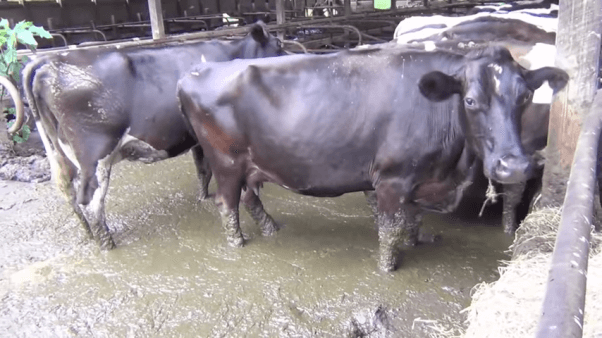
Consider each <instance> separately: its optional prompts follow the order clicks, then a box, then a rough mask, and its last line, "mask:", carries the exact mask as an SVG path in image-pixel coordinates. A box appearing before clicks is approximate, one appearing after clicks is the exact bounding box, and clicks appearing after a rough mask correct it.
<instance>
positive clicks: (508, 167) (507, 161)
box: [495, 155, 532, 184]
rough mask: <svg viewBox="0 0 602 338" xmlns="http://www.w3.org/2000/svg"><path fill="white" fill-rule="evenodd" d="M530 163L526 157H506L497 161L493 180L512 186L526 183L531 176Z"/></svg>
mask: <svg viewBox="0 0 602 338" xmlns="http://www.w3.org/2000/svg"><path fill="white" fill-rule="evenodd" d="M531 170H532V166H531V161H529V158H528V157H526V156H514V155H506V156H503V157H501V158H499V159H498V160H497V163H496V165H495V176H496V177H495V180H496V181H498V182H500V183H506V184H512V183H518V182H524V181H526V180H527V179H528V178H529V176H530V175H531Z"/></svg>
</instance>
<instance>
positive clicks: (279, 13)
mask: <svg viewBox="0 0 602 338" xmlns="http://www.w3.org/2000/svg"><path fill="white" fill-rule="evenodd" d="M284 21H286V17H285V15H284V0H276V23H277V24H279V25H281V24H283V23H284ZM278 39H280V41H282V40H284V30H279V31H278Z"/></svg>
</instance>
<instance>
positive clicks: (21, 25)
mask: <svg viewBox="0 0 602 338" xmlns="http://www.w3.org/2000/svg"><path fill="white" fill-rule="evenodd" d="M31 25H33V22H31V21H19V22H18V23H17V24H16V25H15V28H13V31H15V32H16V33H17V34H18V33H21V32H22V31H24V30H27V28H29V27H30V26H31Z"/></svg>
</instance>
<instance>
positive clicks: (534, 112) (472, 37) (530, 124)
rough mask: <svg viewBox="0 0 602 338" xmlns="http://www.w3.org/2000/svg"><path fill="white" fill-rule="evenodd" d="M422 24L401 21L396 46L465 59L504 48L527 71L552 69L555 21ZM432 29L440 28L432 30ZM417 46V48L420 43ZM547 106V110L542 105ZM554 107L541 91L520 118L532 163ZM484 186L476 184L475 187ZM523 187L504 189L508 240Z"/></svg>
mask: <svg viewBox="0 0 602 338" xmlns="http://www.w3.org/2000/svg"><path fill="white" fill-rule="evenodd" d="M508 6H509V5H508ZM419 19H420V17H413V18H411V19H410V20H404V21H402V22H401V23H400V24H399V26H398V28H397V30H396V37H397V39H396V40H394V41H395V42H397V43H404V42H411V41H415V42H417V41H421V42H423V43H425V47H428V48H439V49H448V50H453V51H457V52H462V53H467V52H469V51H470V50H471V49H473V48H482V46H483V45H500V46H504V47H506V48H508V49H509V50H510V52H511V53H512V55H513V57H514V59H515V60H516V61H517V62H518V63H520V64H521V65H522V66H524V67H526V68H528V69H536V68H541V67H544V66H549V65H553V64H554V55H555V54H556V50H555V47H554V41H555V38H556V33H555V29H556V25H557V19H556V18H540V17H533V16H531V15H525V13H522V14H521V13H516V12H510V13H506V14H498V15H497V16H479V15H473V16H465V17H442V16H433V17H426V18H423V19H425V20H426V22H427V23H431V25H430V26H429V27H424V26H421V23H420V20H419ZM434 23H437V24H439V26H434V25H433V24H434ZM413 44H414V45H415V46H416V47H417V45H416V43H413ZM544 87H545V86H544ZM542 94H543V95H542ZM544 102H545V103H546V104H542V103H544ZM550 102H551V95H550V94H546V91H545V90H544V88H541V89H539V90H538V91H536V93H535V100H534V102H533V103H532V104H530V105H528V106H527V108H526V109H525V112H524V113H523V115H522V123H521V126H523V128H522V131H521V139H522V143H523V146H524V147H525V151H526V153H527V154H529V155H532V156H534V159H537V158H538V154H536V153H535V152H536V151H538V150H541V149H543V148H544V147H545V146H546V141H547V119H548V115H549V103H550ZM542 140H543V142H542ZM536 162H537V163H541V161H536ZM542 169H543V168H542V167H541V166H539V168H538V169H537V170H535V171H534V174H535V175H534V176H535V177H534V178H538V177H540V176H541V172H542ZM482 181H483V180H480V179H477V182H482ZM485 182H486V181H485ZM525 187H526V182H520V183H517V184H512V185H504V186H503V191H504V193H503V195H502V200H503V208H504V211H503V217H502V224H503V228H504V231H505V232H506V233H508V234H512V233H514V231H515V230H516V228H517V226H518V224H517V206H518V205H519V204H520V202H521V201H522V198H523V195H524V191H525Z"/></svg>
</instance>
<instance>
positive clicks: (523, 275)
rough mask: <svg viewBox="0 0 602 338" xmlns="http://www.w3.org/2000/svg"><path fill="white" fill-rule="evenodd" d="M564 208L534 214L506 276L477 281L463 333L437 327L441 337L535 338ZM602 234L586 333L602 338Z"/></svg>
mask: <svg viewBox="0 0 602 338" xmlns="http://www.w3.org/2000/svg"><path fill="white" fill-rule="evenodd" d="M560 215H561V214H560V210H559V209H551V208H544V209H539V210H537V211H535V212H533V213H531V214H530V215H529V216H528V217H527V218H526V219H525V221H524V222H523V225H522V226H521V227H520V228H519V229H518V231H517V233H516V238H515V241H514V244H513V245H512V246H511V247H510V250H511V251H512V260H511V261H509V262H504V263H503V266H502V267H500V268H499V270H500V278H499V280H498V281H496V282H493V283H481V284H478V285H477V286H475V288H474V289H473V295H472V304H471V305H470V306H469V307H468V308H467V309H465V310H463V312H466V314H467V320H466V323H465V325H466V327H467V328H466V330H465V331H464V332H462V334H461V335H460V336H458V335H457V333H458V331H457V330H450V331H455V332H444V330H441V328H436V327H433V331H436V332H433V333H434V334H433V336H436V337H464V338H472V337H479V338H484V337H491V338H493V337H504V338H513V337H534V336H535V333H536V330H537V323H538V321H539V318H540V314H541V305H542V301H543V296H544V293H545V288H546V282H547V276H548V270H549V267H550V260H551V256H552V251H553V249H554V241H555V234H556V231H557V229H558V226H559V224H560ZM601 242H602V234H600V233H594V234H593V235H592V239H591V247H590V248H591V250H590V260H589V266H588V281H587V296H586V304H585V320H584V327H583V337H588V338H590V337H592V338H602V245H600V243H601Z"/></svg>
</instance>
